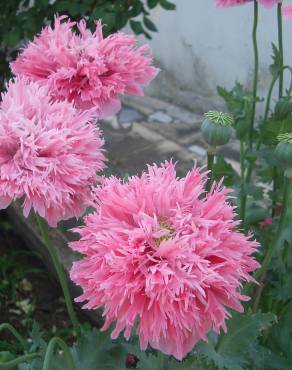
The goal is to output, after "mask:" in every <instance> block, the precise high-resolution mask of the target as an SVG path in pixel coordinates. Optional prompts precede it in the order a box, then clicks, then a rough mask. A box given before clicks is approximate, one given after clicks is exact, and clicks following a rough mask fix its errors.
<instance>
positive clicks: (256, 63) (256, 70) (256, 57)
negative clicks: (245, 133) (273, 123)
mask: <svg viewBox="0 0 292 370" xmlns="http://www.w3.org/2000/svg"><path fill="white" fill-rule="evenodd" d="M258 13H259V7H258V1H257V0H254V19H253V31H252V41H253V49H254V79H253V102H252V111H251V122H250V127H249V148H250V149H252V146H253V134H254V132H253V131H254V123H255V114H256V103H257V90H258V75H259V51H258V43H257V28H258Z"/></svg>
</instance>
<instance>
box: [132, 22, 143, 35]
mask: <svg viewBox="0 0 292 370" xmlns="http://www.w3.org/2000/svg"><path fill="white" fill-rule="evenodd" d="M130 26H131V28H132V30H133V31H134V32H135V34H136V35H139V34H141V33H144V29H143V27H142V23H141V22H139V21H133V20H131V21H130Z"/></svg>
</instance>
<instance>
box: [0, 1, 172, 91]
mask: <svg viewBox="0 0 292 370" xmlns="http://www.w3.org/2000/svg"><path fill="white" fill-rule="evenodd" d="M31 3H32V4H31ZM158 5H160V6H161V7H162V8H164V9H167V10H173V9H175V5H174V4H173V3H171V2H169V1H166V0H148V1H147V2H146V3H145V2H144V1H142V0H56V1H55V2H50V1H49V0H37V1H34V2H31V1H29V0H24V1H19V0H9V1H0V40H1V48H0V76H1V77H0V87H2V88H3V84H4V82H5V81H6V80H7V79H8V78H9V77H10V70H9V61H11V60H13V59H15V57H16V55H17V52H18V49H19V47H20V46H21V45H23V43H24V42H26V41H27V40H30V39H32V38H33V37H34V36H35V35H36V34H37V33H38V32H40V30H41V28H42V27H43V26H44V23H47V22H50V21H52V19H53V16H54V14H55V13H59V14H66V15H69V16H70V17H71V18H72V19H73V20H79V19H80V18H82V17H88V22H89V26H90V27H91V28H92V29H93V28H94V21H95V20H96V19H101V20H102V21H103V23H104V24H105V26H104V29H103V31H104V34H105V35H108V34H110V33H113V32H116V31H118V30H120V29H121V28H123V27H124V26H125V25H126V24H127V23H128V21H129V20H131V19H132V18H135V17H137V16H141V15H142V18H143V22H141V21H139V20H132V21H131V22H130V26H131V28H132V30H133V31H134V32H135V33H136V34H144V35H145V36H146V37H148V38H151V34H150V33H149V31H150V32H155V31H157V28H156V26H155V24H154V23H153V22H152V21H151V19H150V18H149V14H150V11H151V9H153V8H155V7H156V6H158Z"/></svg>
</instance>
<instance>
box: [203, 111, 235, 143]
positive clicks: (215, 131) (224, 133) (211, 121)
mask: <svg viewBox="0 0 292 370" xmlns="http://www.w3.org/2000/svg"><path fill="white" fill-rule="evenodd" d="M205 117H206V119H205V120H204V122H203V124H202V127H201V131H202V135H203V138H204V140H205V141H206V143H207V144H209V145H210V146H213V147H216V146H220V145H224V144H227V143H228V141H229V140H230V138H231V135H232V127H231V125H232V124H233V118H232V116H231V115H229V114H227V113H222V112H215V111H210V112H208V113H205Z"/></svg>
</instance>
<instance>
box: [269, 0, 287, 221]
mask: <svg viewBox="0 0 292 370" xmlns="http://www.w3.org/2000/svg"><path fill="white" fill-rule="evenodd" d="M277 18H278V47H279V55H280V71H279V94H278V96H279V99H280V98H281V97H282V96H283V80H284V70H283V64H284V52H283V22H282V1H281V2H280V3H279V4H278V6H277ZM272 177H273V193H274V194H276V192H277V190H278V181H277V177H278V171H277V167H276V166H274V167H273V174H272ZM276 201H277V200H276V198H275V197H274V198H273V201H272V217H274V215H275V208H276Z"/></svg>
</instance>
